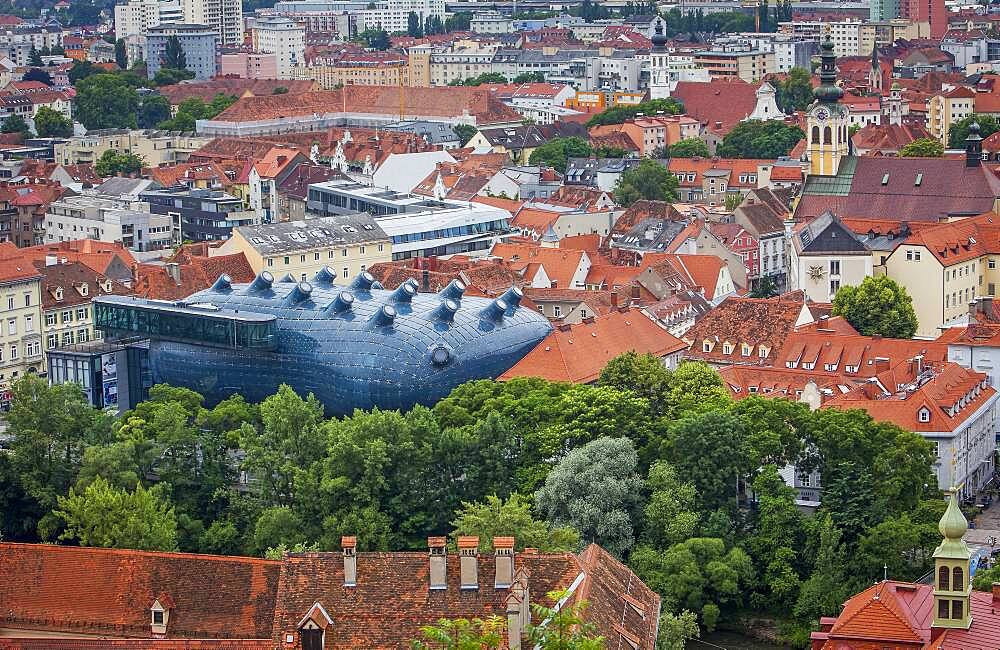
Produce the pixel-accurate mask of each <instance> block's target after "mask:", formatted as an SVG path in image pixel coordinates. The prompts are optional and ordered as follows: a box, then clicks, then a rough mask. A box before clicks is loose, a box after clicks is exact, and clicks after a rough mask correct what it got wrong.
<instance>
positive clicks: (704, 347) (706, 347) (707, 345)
mask: <svg viewBox="0 0 1000 650" xmlns="http://www.w3.org/2000/svg"><path fill="white" fill-rule="evenodd" d="M701 351H702V352H711V351H712V342H711V341H709V340H705V341H702V343H701Z"/></svg>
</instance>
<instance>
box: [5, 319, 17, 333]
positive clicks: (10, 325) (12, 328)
mask: <svg viewBox="0 0 1000 650" xmlns="http://www.w3.org/2000/svg"><path fill="white" fill-rule="evenodd" d="M7 333H8V334H17V319H16V318H8V319H7Z"/></svg>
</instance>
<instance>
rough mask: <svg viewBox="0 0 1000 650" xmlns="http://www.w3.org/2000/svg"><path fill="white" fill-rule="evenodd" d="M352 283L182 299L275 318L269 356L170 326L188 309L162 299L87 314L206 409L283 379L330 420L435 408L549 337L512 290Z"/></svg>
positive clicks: (158, 378) (186, 320)
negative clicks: (130, 338) (472, 292)
mask: <svg viewBox="0 0 1000 650" xmlns="http://www.w3.org/2000/svg"><path fill="white" fill-rule="evenodd" d="M331 275H334V276H335V277H338V278H339V274H336V273H334V272H331ZM327 277H329V276H327ZM367 277H368V278H369V279H370V277H371V276H367ZM360 280H361V281H360V282H359V281H358V280H355V282H352V283H351V285H350V286H337V285H334V284H330V282H329V280H328V279H323V278H319V277H317V278H314V279H313V280H312V283H311V285H310V284H308V283H302V284H298V285H297V284H295V283H292V282H273V283H272V282H267V281H265V280H263V279H262V278H258V280H257V282H255V283H254V285H250V286H247V285H239V286H234V287H231V288H230V287H228V286H222V287H221V288H220V289H219V290H216V289H209V290H206V291H202V292H200V293H197V294H195V295H193V296H191V297H190V298H188V303H199V304H208V303H210V304H212V305H214V306H215V308H217V309H219V310H220V311H221V312H222V313H226V314H236V313H238V314H239V316H240V317H244V318H251V317H253V318H263V317H267V316H269V317H272V318H274V321H271V324H272V325H273V327H274V330H273V346H272V348H271V349H269V350H265V349H260V348H257V347H254V346H253V345H240V346H230V345H220V344H219V343H218V341H226V339H225V333H224V332H223V331H222V330H221V329H216V327H215V325H214V324H213V325H212V326H202V325H201V324H197V325H196V324H195V323H197V322H198V321H199V320H200V319H192V318H191V317H190V315H189V314H187V313H183V315H182V317H181V318H180V319H178V321H177V322H176V324H174V321H173V320H168V319H165V318H164V316H165V315H168V314H169V313H170V311H171V310H177V311H180V312H185V311H190V308H188V307H179V306H176V305H170V304H169V303H168V304H166V305H164V304H160V303H155V304H154V307H155V310H153V311H154V312H155V313H153V314H152V315H147V316H144V317H140V316H138V313H139V312H142V311H143V310H141V309H132V310H126V309H114V310H110V309H109V310H107V311H106V312H105V313H102V312H104V308H105V304H106V302H105V301H107V300H108V298H107V297H102V298H99V299H98V300H97V301H95V304H96V305H99V307H98V309H95V318H96V320H97V327H99V328H101V329H108V330H113V331H116V332H130V333H133V334H142V335H144V336H149V337H150V342H149V368H150V371H151V374H152V380H153V381H154V382H157V383H159V382H165V383H169V384H173V385H178V386H187V387H189V388H191V389H193V390H196V391H198V392H200V393H202V394H203V395H205V397H206V400H207V401H208V402H209V403H215V402H218V401H220V400H222V399H225V398H226V397H229V396H230V395H232V394H234V393H239V394H242V395H243V396H244V397H246V398H247V399H248V400H251V401H259V400H262V399H264V398H266V397H267V396H268V395H271V394H273V393H274V392H275V391H277V389H278V387H279V386H280V385H281V384H283V383H284V384H288V385H290V386H291V387H292V388H293V389H295V390H296V392H298V393H299V394H302V395H305V394H308V393H313V394H315V395H316V397H317V398H319V399H320V400H321V401H322V402H323V404H324V405H325V406H326V409H327V413H328V414H337V415H344V414H349V413H351V412H353V411H354V410H355V409H358V408H360V409H371V408H373V407H379V408H383V409H408V408H411V407H412V406H413V405H414V404H433V403H434V402H436V401H438V400H440V399H441V398H443V397H445V396H446V395H447V394H448V393H449V392H451V390H452V389H454V388H455V387H457V386H458V385H460V384H462V383H464V382H467V381H470V380H475V379H488V378H496V377H497V376H499V375H500V374H501V373H503V372H504V371H506V370H507V369H509V368H510V367H511V366H513V365H514V364H515V363H517V362H518V361H519V360H520V359H521V358H522V357H523V356H524V355H525V354H527V353H528V352H529V351H531V350H532V349H533V348H534V347H535V346H536V345H537V344H538V343H539V342H540V341H541V340H542V339H544V338H545V336H547V335H548V333H549V332H550V331H551V330H552V327H551V325H550V324H549V322H548V320H547V319H546V318H545V317H544V316H542V315H540V314H538V313H536V312H534V311H533V310H531V309H527V308H524V307H518V306H517V304H516V303H517V302H518V301H519V297H518V296H517V295H515V294H509V295H508V296H507V298H508V301H509V303H510V304H508V303H505V302H502V301H501V302H499V303H498V302H496V301H494V300H490V299H488V298H478V297H462V295H461V290H456V288H455V287H450V288H449V289H446V290H445V292H446V295H447V299H446V298H445V296H444V295H441V294H430V293H427V294H423V293H420V294H416V295H412V293H410V292H405V291H402V290H397V291H386V290H379V289H366V288H365V287H366V286H370V284H371V282H370V281H368V282H365V281H364V276H362V278H361V279H360ZM341 281H342V282H345V284H346V281H344V280H341ZM456 299H457V300H456ZM116 300H117V299H116ZM130 300H131V299H124V300H123V301H122V302H123V303H126V302H129V301H130ZM135 302H137V303H138V304H143V301H135ZM146 304H149V303H146ZM126 306H127V305H126ZM133 312H135V313H133ZM142 319H145V320H142ZM140 322H141V323H143V324H142V325H140ZM167 323H170V324H169V325H168V324H167ZM202 336H204V337H205V338H204V339H203V340H197V339H198V338H199V337H202ZM264 338H266V336H265V337H264ZM261 340H263V338H261Z"/></svg>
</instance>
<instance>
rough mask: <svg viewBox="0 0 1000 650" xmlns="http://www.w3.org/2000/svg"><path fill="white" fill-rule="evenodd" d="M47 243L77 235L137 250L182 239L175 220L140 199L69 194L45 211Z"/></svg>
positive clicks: (152, 248)
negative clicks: (174, 224) (153, 210)
mask: <svg viewBox="0 0 1000 650" xmlns="http://www.w3.org/2000/svg"><path fill="white" fill-rule="evenodd" d="M44 224H45V239H44V242H45V243H46V244H49V243H55V242H67V241H74V240H77V239H94V240H97V241H102V242H108V243H120V244H122V245H123V246H124V247H125V248H128V249H129V250H133V251H158V250H163V249H164V248H170V247H171V246H174V245H175V244H177V243H179V242H180V238H179V237H177V236H176V233H175V232H174V228H173V220H172V219H171V217H170V216H167V215H165V214H162V215H161V214H153V213H151V212H150V211H149V206H148V205H146V204H144V203H140V202H138V201H127V200H117V199H108V198H101V197H97V196H67V197H64V198H62V199H60V200H58V201H54V202H52V204H50V205H49V207H48V210H47V211H46V213H45V222H44Z"/></svg>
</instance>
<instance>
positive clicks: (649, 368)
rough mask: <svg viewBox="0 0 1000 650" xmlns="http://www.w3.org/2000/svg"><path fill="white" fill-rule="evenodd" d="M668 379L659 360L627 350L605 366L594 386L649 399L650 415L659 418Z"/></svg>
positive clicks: (654, 356)
mask: <svg viewBox="0 0 1000 650" xmlns="http://www.w3.org/2000/svg"><path fill="white" fill-rule="evenodd" d="M670 377H671V373H670V371H669V370H667V368H666V367H665V366H664V365H663V361H662V360H661V359H660V358H659V357H657V356H656V355H653V354H649V353H646V354H639V353H637V352H635V351H634V350H630V351H628V352H626V353H624V354H620V355H618V356H617V357H615V358H614V359H612V360H611V361H609V362H608V363H607V365H605V366H604V369H603V370H601V375H600V377H598V379H597V385H598V386H610V387H611V388H615V389H617V390H622V391H624V390H628V391H632V392H633V393H635V394H636V395H638V396H639V397H642V398H644V399H646V400H648V402H649V405H650V408H651V409H652V412H653V415H654V416H658V415H662V414H663V409H664V408H665V407H666V401H667V392H668V390H669V387H670Z"/></svg>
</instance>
